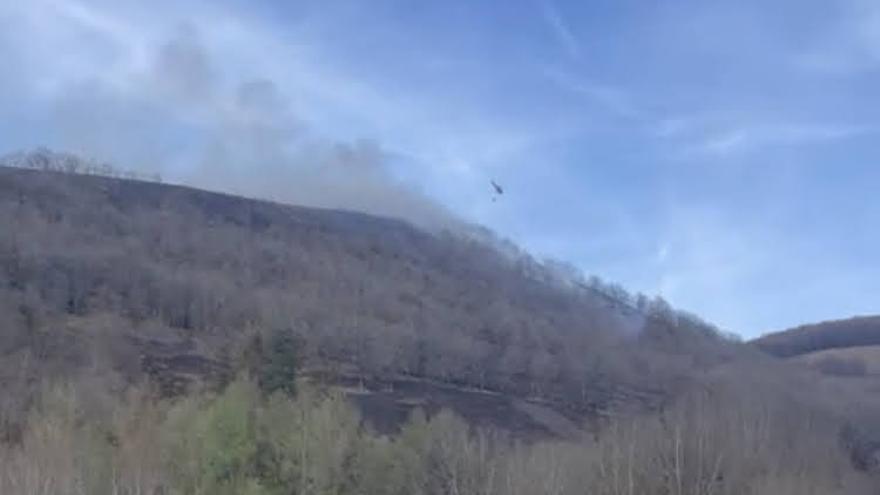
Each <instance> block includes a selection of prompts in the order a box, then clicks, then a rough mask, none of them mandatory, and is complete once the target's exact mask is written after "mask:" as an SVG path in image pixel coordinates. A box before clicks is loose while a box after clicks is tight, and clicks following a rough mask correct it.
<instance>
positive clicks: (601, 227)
mask: <svg viewBox="0 0 880 495" xmlns="http://www.w3.org/2000/svg"><path fill="white" fill-rule="evenodd" d="M319 7H320V8H319ZM0 60H2V61H3V73H4V74H3V77H2V78H0V152H2V153H5V152H11V151H14V150H19V149H27V148H31V147H35V146H40V145H47V146H50V147H52V148H58V149H63V150H69V151H74V152H78V153H82V154H85V155H88V156H91V157H95V158H97V159H100V160H108V161H112V162H114V163H118V164H119V165H120V166H123V167H128V168H132V167H134V168H138V169H141V170H145V171H151V172H152V171H157V172H160V173H162V174H163V176H164V177H165V178H166V180H170V181H173V182H183V183H189V184H193V185H198V186H201V187H206V188H210V189H220V190H227V191H232V192H238V193H242V194H246V195H250V196H258V197H268V198H271V199H278V200H281V201H287V202H293V203H302V204H308V205H315V206H326V207H340V208H351V209H357V210H364V211H368V212H371V213H377V214H382V215H392V216H402V217H405V218H407V219H409V220H411V221H413V222H415V223H418V224H421V225H423V226H429V227H436V226H442V227H448V226H450V225H455V224H457V223H458V222H459V220H458V219H461V220H464V221H466V222H473V223H480V224H484V225H486V226H488V227H489V228H491V229H493V230H495V231H497V232H498V233H500V234H501V235H503V236H506V237H509V238H511V239H513V240H514V241H515V242H517V243H519V244H521V245H522V246H524V247H526V248H527V249H528V250H530V251H531V252H533V253H535V254H536V255H538V256H547V257H554V258H560V259H564V260H567V261H570V262H573V263H575V264H576V265H577V266H578V267H580V268H581V269H582V270H584V271H585V272H587V273H594V274H598V275H600V276H602V277H603V278H605V279H608V280H614V281H617V282H620V283H621V284H622V285H623V286H625V287H627V288H628V289H631V290H633V291H642V292H646V293H648V294H659V295H662V296H663V297H664V298H666V299H668V300H669V301H670V302H672V303H673V304H674V305H676V306H678V307H683V308H686V309H688V310H691V311H693V312H695V313H697V314H700V315H701V316H703V317H705V318H706V319H707V320H709V321H711V322H713V323H716V324H718V325H719V326H720V327H722V328H724V329H726V330H730V331H735V332H738V333H740V334H742V335H745V336H754V335H756V334H758V333H761V332H763V331H766V330H772V329H781V328H785V327H789V326H793V325H795V324H799V323H802V322H807V321H818V320H825V319H831V318H840V317H846V316H850V315H853V314H867V313H872V312H876V301H877V300H878V296H880V285H878V284H877V280H878V279H880V266H878V265H876V264H873V265H872V264H871V263H869V261H870V260H872V259H873V258H874V257H875V256H876V253H877V252H878V248H880V237H878V234H877V233H876V228H874V227H875V226H876V224H877V220H878V219H880V204H878V202H877V200H876V199H875V189H876V185H877V184H878V180H880V170H878V169H877V167H876V164H875V162H876V161H877V158H878V155H880V152H878V147H877V144H876V143H877V142H878V132H880V103H878V101H877V98H876V89H875V88H877V87H880V71H878V69H880V4H875V3H873V2H867V1H859V0H846V1H840V2H821V1H806V2H795V1H793V0H782V1H778V2H773V3H772V5H768V4H767V3H766V2H758V1H744V2H724V3H713V4H712V5H709V4H707V3H705V2H696V1H684V2H674V3H673V2H664V3H663V4H656V5H650V6H649V5H647V4H645V3H644V2H634V1H607V2H604V1H602V2H574V1H570V2H563V1H556V2H549V1H513V2H504V3H500V2H479V3H478V2H432V3H422V4H420V5H419V6H418V7H416V6H415V4H411V3H407V2H393V1H379V2H345V1H340V2H332V3H331V4H330V5H328V3H327V2H268V1H264V2H230V3H224V4H223V5H220V4H219V3H218V2H197V1H195V2H182V3H181V2H167V1H158V2H150V3H149V4H141V5H135V4H133V3H131V2H101V1H96V2H81V1H49V0H33V1H29V2H19V4H18V5H16V4H15V3H13V2H6V3H4V4H3V5H0ZM491 180H495V181H497V182H498V183H499V184H501V185H502V186H503V187H504V188H505V194H504V195H503V197H501V198H495V199H496V201H493V198H494V197H495V196H494V194H493V190H492V186H491V184H490V181H491Z"/></svg>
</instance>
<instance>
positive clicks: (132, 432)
mask: <svg viewBox="0 0 880 495" xmlns="http://www.w3.org/2000/svg"><path fill="white" fill-rule="evenodd" d="M18 158H19V159H18V161H16V162H14V163H11V164H12V165H15V167H0V224H2V225H3V226H4V227H5V228H3V229H0V313H2V314H3V315H4V318H3V319H2V320H0V325H2V326H0V387H2V388H3V390H4V391H5V392H6V393H4V394H3V395H2V397H0V490H5V491H9V492H10V493H33V492H34V490H38V489H42V490H45V489H46V488H45V487H54V488H52V489H51V490H50V491H53V492H56V493H74V492H73V491H70V490H71V489H72V488H71V487H92V488H88V489H86V492H89V493H229V494H232V493H235V494H238V493H260V494H263V493H272V494H279V495H280V494H282V493H291V490H293V488H292V487H297V488H296V489H295V490H293V492H295V493H327V492H333V493H400V494H404V493H425V494H447V493H462V494H465V493H486V494H499V495H500V494H502V493H503V494H505V495H507V494H511V493H521V494H523V495H525V494H532V493H566V494H569V493H571V494H574V493H581V492H583V489H584V487H585V486H587V487H590V488H591V489H593V491H594V492H595V493H608V494H612V493H615V494H616V493H679V494H684V493H694V494H703V495H708V494H710V493H727V494H739V493H792V494H794V493H798V494H800V493H809V492H808V491H805V490H814V493H847V494H850V493H866V494H867V493H876V490H875V489H876V486H877V485H876V481H877V480H876V478H875V477H874V475H872V474H871V473H873V472H874V471H875V470H876V469H877V468H878V466H880V442H878V441H876V439H877V438H880V434H878V432H880V430H878V429H875V427H876V426H877V425H876V424H875V423H876V418H877V417H878V415H877V414H876V411H877V410H878V408H877V405H876V404H874V402H873V401H869V400H865V398H864V397H865V396H864V395H862V393H863V389H861V388H858V389H853V388H851V387H850V388H847V387H845V386H840V385H839V384H838V383H836V382H830V381H829V382H821V381H818V380H815V379H814V376H813V375H812V374H810V373H809V372H807V371H804V370H803V369H801V368H800V367H796V366H789V365H788V364H786V363H783V362H780V361H778V360H775V359H771V358H768V357H766V356H764V355H762V354H761V353H758V352H755V351H754V350H753V348H752V347H750V346H747V345H743V344H740V343H737V342H735V341H732V340H729V339H727V338H725V337H723V336H721V335H719V334H718V332H717V331H716V330H715V329H714V328H713V327H712V326H710V325H708V324H706V323H704V322H702V321H700V320H699V319H698V318H696V317H693V316H690V315H687V314H684V313H680V312H678V311H675V310H674V309H672V308H671V307H669V305H668V304H666V303H665V302H664V301H662V300H659V299H658V300H648V299H646V298H644V297H642V296H631V295H629V294H628V293H626V292H625V291H623V290H622V289H620V288H619V287H617V286H614V285H610V284H605V283H602V282H600V281H598V280H597V279H595V278H593V279H590V281H586V280H585V279H584V278H583V277H582V276H580V275H579V274H578V273H576V272H574V271H571V270H570V269H565V268H561V267H562V266H564V265H560V264H558V263H540V262H537V261H535V260H534V259H532V258H531V257H529V256H528V255H527V254H525V253H522V252H520V251H518V250H517V249H515V248H514V247H512V246H511V245H510V244H509V243H505V242H502V241H500V240H498V239H496V238H494V237H493V236H492V235H491V234H490V233H488V232H487V231H485V230H481V229H476V228H472V229H465V230H461V231H456V232H448V231H447V232H436V231H435V232H429V231H425V230H421V229H419V228H416V227H414V226H412V225H410V224H408V223H406V222H403V221H400V220H394V219H389V218H379V217H374V216H369V215H365V214H361V213H355V212H348V211H335V210H321V209H311V208H303V207H297V206H290V205H282V204H276V203H270V202H265V201H259V200H253V199H247V198H241V197H234V196H229V195H224V194H217V193H212V192H208V191H203V190H198V189H192V188H187V187H181V186H174V185H166V184H161V183H158V182H154V181H142V180H137V178H135V177H129V178H122V177H120V175H121V174H119V173H117V172H114V171H113V170H112V169H100V170H98V171H95V170H91V169H89V168H88V167H83V166H82V164H78V162H77V161H76V160H78V159H77V158H76V157H72V156H69V155H58V154H52V153H48V152H38V153H36V154H30V155H18ZM68 165H69V166H68ZM77 172H78V173H77ZM82 172H87V173H82ZM96 173H97V174H100V175H95V174H96ZM851 389H852V390H851ZM829 447H830V448H829ZM343 473H344V474H343ZM622 473H629V474H628V475H627V476H622ZM684 486H692V487H695V488H694V489H693V490H690V489H688V490H685V489H684V488H683V487H684ZM27 487H31V488H27ZM40 487H43V488H40ZM121 487H128V488H121ZM65 490H68V491H65ZM767 490H769V491H767ZM816 490H818V491H816ZM76 493H79V492H76Z"/></svg>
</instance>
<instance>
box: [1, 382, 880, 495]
mask: <svg viewBox="0 0 880 495" xmlns="http://www.w3.org/2000/svg"><path fill="white" fill-rule="evenodd" d="M733 399H735V398H734V397H730V396H728V397H724V398H721V399H719V398H718V397H717V396H716V397H712V396H711V394H707V393H695V394H691V395H689V396H686V397H683V398H682V399H681V400H680V401H679V402H678V403H677V404H676V405H675V406H674V407H671V408H670V409H669V410H667V411H664V412H663V413H662V414H659V415H656V416H648V417H639V418H630V419H626V420H618V421H614V422H611V423H609V424H608V425H607V426H606V427H605V428H604V429H603V431H602V433H601V434H599V435H598V436H596V437H595V438H585V439H581V440H576V441H575V440H573V441H568V442H545V443H537V444H522V443H518V442H516V441H514V440H511V439H509V438H505V437H504V436H503V435H501V434H498V433H497V432H492V431H486V430H474V429H472V428H470V427H469V426H468V425H467V424H466V423H464V422H463V421H461V420H460V419H459V418H457V417H455V416H454V415H452V414H450V413H447V412H443V413H440V414H437V415H435V416H433V417H431V418H430V419H426V417H425V416H424V415H421V414H415V415H414V416H413V417H412V418H411V419H410V421H409V422H408V423H407V424H406V425H405V427H404V428H403V430H402V431H401V432H400V434H399V435H397V436H395V437H384V436H379V435H376V434H374V433H371V432H370V431H368V430H366V429H364V428H362V427H361V423H360V421H359V419H358V416H357V413H356V411H355V410H354V409H353V408H352V407H350V406H349V405H348V404H347V402H346V400H345V399H344V398H343V397H342V396H340V395H339V394H337V393H333V392H326V391H320V390H317V389H314V388H311V387H303V388H302V389H301V391H300V394H299V395H298V396H297V397H295V398H291V397H289V396H288V395H285V394H282V393H277V394H273V395H270V396H266V395H264V394H263V393H262V391H261V390H260V388H259V387H258V386H257V385H256V384H255V383H253V382H252V381H250V380H248V379H239V380H236V381H234V382H232V383H231V384H230V385H229V386H228V387H227V388H226V390H225V391H224V392H223V393H221V394H219V395H215V394H202V395H194V396H189V397H185V398H179V399H177V400H173V401H157V399H156V398H155V397H151V396H150V394H149V393H147V392H145V391H143V390H140V391H137V392H133V393H130V394H129V395H128V397H127V398H126V399H125V400H124V401H120V402H113V401H112V400H110V399H108V400H109V401H110V405H111V406H112V407H109V408H108V409H107V410H105V411H104V412H103V413H101V414H96V413H95V411H93V410H90V407H92V405H90V404H88V403H86V402H85V400H84V398H83V397H82V395H81V392H80V391H79V390H78V389H77V388H75V387H71V386H57V385H56V386H47V387H46V388H45V389H44V390H43V392H42V394H41V396H40V400H39V401H38V403H37V404H36V406H35V408H34V410H33V412H32V413H31V415H30V416H29V418H28V421H27V426H26V428H25V430H24V432H23V435H22V438H21V440H20V442H18V443H16V444H13V445H6V446H5V447H3V448H2V450H0V460H2V462H0V492H2V493H10V494H42V493H52V494H56V495H66V494H86V493H87V494H90V495H101V494H150V495H153V494H221V495H222V494H235V495H240V494H338V495H343V494H380V493H381V494H401V495H403V494H407V495H410V494H425V495H429V494H481V495H492V494H498V495H502V494H503V495H516V494H523V495H531V494H537V493H545V494H560V495H562V494H582V493H591V494H599V495H603V494H608V495H617V494H676V495H677V494H694V495H704V494H705V495H708V494H731V495H733V494H736V495H743V494H771V493H772V494H778V495H786V494H792V495H794V494H797V495H803V494H821V495H831V494H835V493H841V494H853V495H857V494H860V493H865V494H868V493H876V488H877V485H872V480H871V479H870V478H869V477H868V476H866V475H865V474H863V473H861V472H859V471H857V470H856V469H855V468H854V467H853V466H852V465H851V464H850V463H848V462H847V460H846V457H845V456H844V455H842V452H843V451H842V446H841V445H840V443H839V442H838V440H837V432H836V430H835V429H834V424H833V422H832V421H830V420H829V419H828V418H825V417H823V416H822V415H821V414H819V413H817V412H815V411H806V412H802V413H800V414H797V415H796V416H794V417H793V416H792V415H791V412H792V410H791V409H786V408H785V407H780V405H781V403H779V402H777V401H774V400H763V401H757V402H753V403H749V404H744V403H742V402H741V401H736V400H733Z"/></svg>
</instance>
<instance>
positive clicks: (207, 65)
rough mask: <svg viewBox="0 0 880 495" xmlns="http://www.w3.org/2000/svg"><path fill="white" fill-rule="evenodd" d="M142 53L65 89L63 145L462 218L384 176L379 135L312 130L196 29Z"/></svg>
mask: <svg viewBox="0 0 880 495" xmlns="http://www.w3.org/2000/svg"><path fill="white" fill-rule="evenodd" d="M144 60H145V61H146V62H145V64H144V65H143V67H142V68H141V69H140V70H134V71H130V72H128V73H126V74H124V75H123V76H119V75H115V76H114V77H102V76H101V75H100V74H98V75H95V76H94V77H91V78H89V79H87V80H84V81H78V82H76V83H75V84H71V85H70V87H68V88H66V89H65V91H63V96H61V97H60V98H58V100H57V101H56V104H55V114H54V118H55V120H56V122H57V125H58V126H59V128H60V132H59V135H60V139H61V145H62V146H63V147H65V148H67V149H70V150H72V151H75V152H78V153H83V154H86V155H88V156H91V157H94V158H96V159H99V160H106V161H111V162H115V163H116V164H118V165H119V166H120V167H122V168H133V169H135V170H138V171H141V172H155V171H160V172H161V173H162V174H163V176H165V177H166V178H170V179H171V180H172V181H175V182H182V183H185V184H188V185H192V186H196V187H202V188H207V189H212V190H218V191H223V192H230V193H234V194H240V195H245V196H249V197H257V198H263V199H269V200H274V201H278V202H284V203H291V204H298V205H305V206H313V207H322V208H335V209H348V210H357V211H362V212H367V213H371V214H376V215H382V216H391V217H397V218H402V219H405V220H408V221H410V222H412V223H414V224H417V225H419V226H421V227H424V228H429V229H432V230H433V229H454V228H457V227H458V226H459V225H460V223H459V221H458V220H457V219H455V218H454V217H453V215H452V214H451V213H449V212H448V211H447V210H446V209H445V208H443V207H442V206H440V205H438V204H436V203H435V202H433V201H431V200H430V199H429V198H427V197H426V196H425V195H424V194H422V193H420V192H418V191H417V190H415V189H414V188H412V187H411V186H409V185H407V184H404V183H402V182H401V181H399V180H398V179H396V178H395V177H394V176H393V174H391V173H390V171H389V166H388V163H389V161H390V159H391V156H390V154H389V153H387V152H386V151H385V150H383V148H382V147H381V145H380V144H378V143H375V142H370V141H359V142H336V141H334V140H332V139H328V138H326V137H323V136H318V135H316V133H315V132H313V131H312V129H311V128H310V127H309V125H308V123H307V121H306V119H303V118H300V117H299V116H298V115H296V114H295V112H294V111H293V110H292V105H291V97H290V95H288V94H285V92H284V91H283V89H282V88H281V87H279V85H278V84H276V82H275V81H273V80H271V79H269V78H266V77H261V76H260V75H253V76H252V77H247V76H246V77H241V75H240V73H239V72H238V71H236V73H235V74H229V73H228V71H227V73H224V72H223V70H222V69H223V68H224V67H223V64H222V63H218V62H220V60H218V57H217V56H216V54H213V53H212V52H211V50H210V47H209V46H208V45H207V44H206V43H205V42H204V39H203V36H202V34H201V32H200V31H199V29H198V28H197V27H196V26H194V25H191V24H187V25H182V26H179V27H178V28H177V29H175V30H174V31H173V32H172V33H170V34H169V35H167V36H165V37H164V39H161V40H159V41H158V42H157V43H154V44H152V45H150V46H149V47H148V49H147V50H146V53H145V56H144ZM376 118H377V119H378V118H381V116H379V115H377V116H376Z"/></svg>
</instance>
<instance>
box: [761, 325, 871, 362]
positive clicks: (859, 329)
mask: <svg viewBox="0 0 880 495" xmlns="http://www.w3.org/2000/svg"><path fill="white" fill-rule="evenodd" d="M752 343H753V344H754V345H755V346H757V347H758V348H759V349H761V350H763V351H764V352H767V353H769V354H772V355H774V356H777V357H793V356H800V355H803V354H808V353H811V352H818V351H824V350H828V349H844V348H849V347H863V346H875V345H880V316H861V317H855V318H849V319H845V320H835V321H826V322H822V323H815V324H810V325H803V326H800V327H796V328H792V329H789V330H784V331H781V332H776V333H771V334H767V335H764V336H762V337H760V338H758V339H755V340H754V341H753V342H752Z"/></svg>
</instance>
